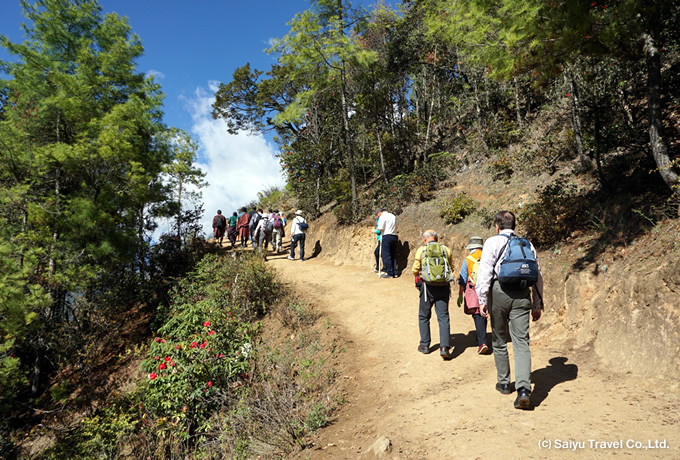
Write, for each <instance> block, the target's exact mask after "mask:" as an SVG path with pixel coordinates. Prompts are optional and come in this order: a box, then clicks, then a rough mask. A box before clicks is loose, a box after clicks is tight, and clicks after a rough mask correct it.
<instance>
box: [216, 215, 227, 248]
mask: <svg viewBox="0 0 680 460" xmlns="http://www.w3.org/2000/svg"><path fill="white" fill-rule="evenodd" d="M212 226H213V234H214V236H215V241H216V242H218V243H219V244H220V246H222V239H223V238H224V230H225V229H226V228H227V218H226V217H224V216H223V215H222V211H221V210H219V209H218V210H217V215H216V216H215V217H213V221H212Z"/></svg>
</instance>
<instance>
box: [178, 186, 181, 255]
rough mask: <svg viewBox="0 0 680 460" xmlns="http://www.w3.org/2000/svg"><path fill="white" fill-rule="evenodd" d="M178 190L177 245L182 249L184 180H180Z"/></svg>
mask: <svg viewBox="0 0 680 460" xmlns="http://www.w3.org/2000/svg"><path fill="white" fill-rule="evenodd" d="M177 185H178V189H177V244H178V247H180V248H181V247H182V179H181V178H180V179H179V183H178V184H177Z"/></svg>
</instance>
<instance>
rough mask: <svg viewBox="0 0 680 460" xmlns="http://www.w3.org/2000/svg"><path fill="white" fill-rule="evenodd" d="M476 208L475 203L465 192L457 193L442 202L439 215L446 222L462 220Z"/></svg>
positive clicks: (453, 222) (454, 222)
mask: <svg viewBox="0 0 680 460" xmlns="http://www.w3.org/2000/svg"><path fill="white" fill-rule="evenodd" d="M475 209H477V203H476V202H475V201H474V200H473V199H472V198H470V197H469V196H467V195H466V194H465V193H459V194H457V195H455V196H454V197H452V198H449V199H448V200H446V201H445V202H444V203H443V204H442V209H441V212H440V213H439V215H440V217H442V218H443V219H444V222H446V223H447V224H457V223H459V222H462V221H463V220H464V219H465V218H466V217H467V216H469V215H470V214H472V213H473V212H474V211H475Z"/></svg>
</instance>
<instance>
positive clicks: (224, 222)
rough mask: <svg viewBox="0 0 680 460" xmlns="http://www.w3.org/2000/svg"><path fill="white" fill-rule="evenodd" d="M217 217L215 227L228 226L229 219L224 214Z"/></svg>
mask: <svg viewBox="0 0 680 460" xmlns="http://www.w3.org/2000/svg"><path fill="white" fill-rule="evenodd" d="M216 217H217V219H215V227H217V228H219V229H222V228H224V227H226V226H227V219H226V218H225V217H224V216H222V215H218V216H216Z"/></svg>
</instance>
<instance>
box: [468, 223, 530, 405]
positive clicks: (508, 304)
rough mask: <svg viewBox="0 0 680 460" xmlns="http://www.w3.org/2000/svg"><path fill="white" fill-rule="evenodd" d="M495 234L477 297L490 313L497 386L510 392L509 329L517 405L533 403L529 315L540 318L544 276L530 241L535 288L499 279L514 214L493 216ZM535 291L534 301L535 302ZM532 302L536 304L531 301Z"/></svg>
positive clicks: (483, 309)
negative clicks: (504, 283)
mask: <svg viewBox="0 0 680 460" xmlns="http://www.w3.org/2000/svg"><path fill="white" fill-rule="evenodd" d="M494 225H495V227H496V233H497V235H496V236H493V237H491V238H489V239H487V240H486V242H485V243H484V248H483V249H482V259H481V261H480V266H479V274H478V275H477V297H478V298H479V310H480V313H481V314H482V316H485V317H486V316H489V315H490V316H491V331H492V333H493V357H494V361H495V362H496V372H497V378H498V383H497V384H496V390H498V391H499V392H501V393H502V394H505V395H507V394H510V393H511V389H510V361H509V359H508V344H507V343H506V337H507V333H508V332H510V338H511V339H512V349H513V352H514V355H515V387H516V389H517V399H516V400H515V403H514V405H515V408H516V409H528V408H529V406H530V405H531V400H530V397H529V395H530V394H531V349H530V348H529V315H531V317H532V319H533V320H534V321H538V319H539V318H540V317H541V311H542V310H543V302H542V300H541V299H543V276H542V275H541V268H540V266H539V265H538V258H537V257H536V249H535V248H534V246H533V245H532V244H531V243H528V246H529V249H530V251H531V253H532V255H533V258H534V259H535V261H536V268H537V272H538V273H537V281H536V284H534V285H533V287H532V288H528V287H527V288H523V289H522V288H520V289H517V288H515V289H508V288H507V287H505V286H502V285H501V283H500V282H499V281H498V278H499V274H500V268H501V263H502V262H503V255H504V253H505V252H506V248H508V246H509V243H510V237H511V236H513V235H515V215H514V214H513V213H512V212H510V211H501V212H499V213H498V214H496V217H495V219H494ZM532 291H533V294H534V295H533V302H532V295H531V294H532ZM532 304H533V305H532Z"/></svg>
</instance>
